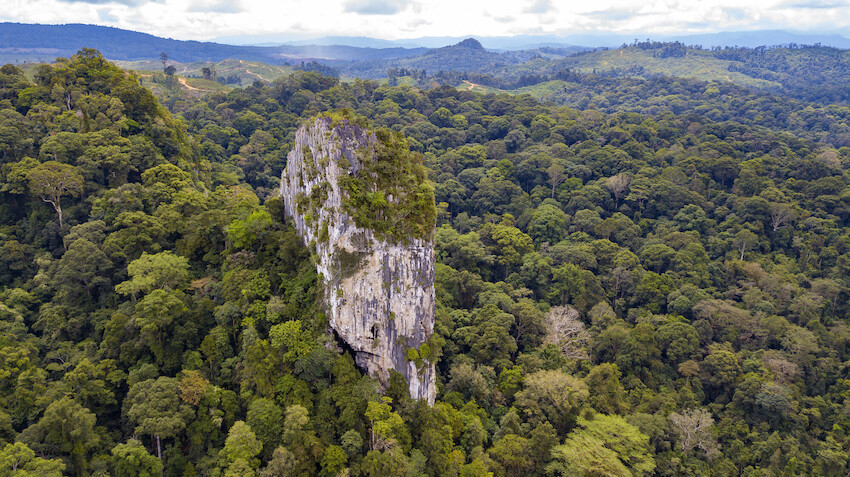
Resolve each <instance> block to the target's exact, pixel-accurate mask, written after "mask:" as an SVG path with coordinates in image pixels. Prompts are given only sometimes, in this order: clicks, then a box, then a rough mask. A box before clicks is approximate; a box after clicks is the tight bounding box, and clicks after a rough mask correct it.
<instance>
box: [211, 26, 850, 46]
mask: <svg viewBox="0 0 850 477" xmlns="http://www.w3.org/2000/svg"><path fill="white" fill-rule="evenodd" d="M468 36H469V35H466V36H440V37H419V38H404V39H399V40H384V39H377V38H368V37H362V36H322V37H315V38H303V37H298V38H296V37H292V36H289V35H284V34H281V35H268V34H266V35H237V36H226V37H218V38H214V39H213V40H214V41H218V42H221V43H225V44H231V45H248V44H253V45H258V44H263V45H264V46H270V45H349V46H358V47H370V48H390V47H397V48H414V47H420V48H439V47H443V46H446V45H453V44H456V43H458V42H460V41H462V40H463V39H465V38H467V37H468ZM475 38H476V39H477V40H478V41H479V42H480V43H481V44H482V45H483V46H484V48H487V49H490V50H531V49H536V48H541V47H564V46H583V47H589V48H597V47H609V48H610V47H617V46H620V45H622V44H623V43H632V42H633V41H634V40H636V39H638V40H645V39H647V38H650V39H652V40H655V41H681V42H682V43H685V44H687V45H702V46H703V47H706V48H711V47H714V46H721V47H723V46H740V47H747V48H754V47H757V46H779V45H788V44H792V43H794V44H798V45H799V44H807V45H812V44H815V43H820V44H822V45H824V46H832V47H835V48H842V49H850V39H848V38H846V37H844V36H842V35H839V34H829V33H810V32H791V31H783V30H755V31H731V32H718V33H701V34H684V35H682V34H679V35H656V34H646V33H632V34H619V33H616V34H611V33H584V34H568V35H516V36H490V37H488V36H480V35H475Z"/></svg>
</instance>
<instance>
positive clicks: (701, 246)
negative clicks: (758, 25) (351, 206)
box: [0, 50, 850, 477]
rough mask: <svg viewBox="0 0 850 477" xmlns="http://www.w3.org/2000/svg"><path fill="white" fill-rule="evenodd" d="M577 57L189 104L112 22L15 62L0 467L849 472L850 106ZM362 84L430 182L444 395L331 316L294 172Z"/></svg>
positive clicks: (437, 353)
mask: <svg viewBox="0 0 850 477" xmlns="http://www.w3.org/2000/svg"><path fill="white" fill-rule="evenodd" d="M727 54H728V55H743V54H749V53H746V52H739V51H733V52H729V53H727ZM754 67H755V66H754ZM578 79H579V80H580V81H578V82H576V83H575V84H581V83H582V82H584V83H587V84H588V86H586V89H585V90H582V91H575V90H570V91H567V90H561V91H556V92H555V93H554V94H555V96H554V97H553V98H555V99H556V97H557V96H558V95H560V96H561V97H566V96H570V97H572V98H574V99H575V98H578V99H579V100H580V99H581V98H582V97H585V98H586V99H587V102H585V104H584V105H577V108H576V109H574V108H570V107H567V106H560V105H557V104H555V103H553V102H541V101H538V100H535V99H533V98H532V97H531V96H528V95H508V94H486V95H484V94H478V93H473V92H469V91H460V90H457V89H455V88H452V87H448V86H443V87H436V88H431V89H419V88H416V87H412V86H387V85H382V84H379V83H377V82H372V81H363V80H354V81H352V82H340V81H339V80H338V79H336V78H331V77H324V76H321V75H320V74H319V73H316V72H296V73H295V74H292V75H290V76H286V77H283V78H281V79H279V80H276V81H275V82H273V83H263V82H259V81H258V82H256V83H255V84H254V85H253V86H250V87H247V88H244V89H235V90H233V91H230V92H228V93H222V92H219V93H213V94H210V95H207V96H204V97H201V98H196V99H188V98H180V97H171V98H170V99H169V101H168V104H169V105H170V109H171V111H168V110H166V109H165V108H164V107H163V106H161V105H160V103H159V102H158V100H157V98H156V97H154V95H153V94H152V93H151V92H150V91H149V90H147V89H145V88H143V87H142V86H140V83H139V77H138V76H137V75H135V74H134V73H128V72H126V71H123V70H121V69H119V68H118V67H116V66H114V65H112V64H110V63H109V62H107V61H106V60H104V58H103V57H102V56H101V55H100V54H99V53H98V52H97V51H94V50H82V51H80V52H79V53H78V54H77V55H75V56H73V57H71V58H69V59H59V60H57V62H56V63H53V64H43V65H39V66H37V67H35V68H34V69H33V70H31V71H28V74H25V73H24V71H22V70H21V69H19V68H18V67H15V66H12V65H6V66H3V67H2V68H0V149H1V150H2V154H0V164H2V166H0V377H2V379H0V476H29V475H33V476H35V475H38V476H58V475H76V476H82V475H100V476H106V475H113V476H128V475H159V474H160V472H164V474H165V475H168V476H192V475H204V476H250V475H263V476H279V475H305V476H306V475H321V476H338V475H351V476H375V477H377V476H487V475H493V476H538V475H540V476H543V475H550V476H573V475H618V476H630V475H634V476H648V475H670V476H673V475H676V476H678V475H747V476H768V475H771V476H772V475H812V474H815V475H821V474H822V475H845V474H846V472H847V469H848V458H850V454H848V450H850V435H848V431H850V375H848V364H850V327H848V322H847V317H848V316H850V299H848V298H850V189H848V180H850V174H848V172H847V171H848V167H850V148H848V147H842V146H846V145H848V144H850V141H848V137H850V136H848V126H847V118H848V117H850V116H848V114H847V108H846V107H845V106H841V105H832V106H830V105H829V104H826V103H823V104H813V103H805V102H803V100H802V99H800V100H789V99H787V98H785V97H782V96H772V95H771V94H768V93H752V92H750V91H749V90H745V89H744V88H741V87H737V86H732V85H728V84H708V83H703V82H699V81H696V80H677V79H674V78H655V79H651V80H637V79H629V78H619V79H612V78H609V77H596V76H592V75H589V76H586V77H581V78H578ZM597 85H598V87H597ZM593 88H596V89H593ZM626 89H629V91H630V92H631V93H630V94H632V95H633V96H625V93H624V91H625V90H626ZM638 93H640V94H638ZM671 96H673V97H672V98H670V101H667V100H665V99H664V98H667V97H671ZM602 97H604V98H607V99H606V101H605V102H602V101H601V98H602ZM611 98H619V101H618V102H615V101H612V100H611ZM653 98H654V99H653ZM718 98H729V100H728V101H727V100H726V99H723V100H720V99H718ZM653 104H655V106H653ZM345 108H347V109H350V110H352V111H353V112H354V113H356V114H358V115H361V116H364V117H366V118H368V120H369V121H370V122H371V124H372V125H373V126H374V127H381V128H389V129H392V130H394V131H397V132H399V133H401V134H403V135H404V136H405V137H406V142H407V143H408V144H409V145H410V147H411V148H412V149H413V150H414V151H417V152H419V153H421V154H422V155H423V164H424V166H425V167H426V168H427V174H428V176H429V178H430V180H431V181H433V184H434V194H435V196H436V211H437V212H436V213H437V230H436V232H435V243H436V253H437V260H438V265H437V284H436V288H437V303H438V304H437V315H436V320H437V323H436V336H437V339H435V340H433V342H434V346H433V347H432V349H431V350H430V352H431V356H433V357H434V358H436V359H437V371H438V378H437V379H438V398H437V403H436V404H435V405H434V406H433V407H429V406H428V405H427V404H425V403H422V402H416V401H413V400H411V399H410V398H409V397H408V396H407V391H406V390H407V385H406V383H404V382H402V380H401V379H399V378H400V376H395V377H394V378H393V379H392V380H391V383H390V385H389V387H388V388H387V389H381V387H380V386H379V385H378V383H377V381H376V380H375V379H373V378H371V377H369V376H367V375H364V374H362V373H361V371H359V370H358V369H357V368H356V367H355V365H354V360H353V359H352V357H351V356H350V354H348V353H347V352H343V351H341V350H340V349H339V348H338V347H337V346H336V344H335V343H334V341H333V338H332V337H330V336H329V335H328V334H327V333H326V327H327V319H326V317H325V316H324V314H323V311H322V306H321V294H322V286H321V281H320V277H318V276H317V274H316V272H315V269H314V266H313V264H312V263H311V261H310V252H309V250H307V249H306V248H305V247H303V246H302V245H301V242H300V239H299V238H298V237H297V236H296V235H295V232H294V228H293V227H292V226H291V224H289V223H287V220H286V219H285V218H284V216H283V206H282V203H281V201H280V199H277V198H276V193H277V187H278V183H279V178H280V173H281V170H282V169H283V167H284V165H285V160H286V154H287V153H288V152H289V149H290V148H291V147H292V146H291V144H292V142H293V138H294V132H295V130H296V128H297V127H298V126H299V125H301V124H302V123H303V122H304V120H306V119H307V118H309V117H312V116H315V115H317V114H320V113H323V112H326V111H336V110H340V109H345ZM826 113H829V114H826ZM398 140H399V141H401V140H402V139H398Z"/></svg>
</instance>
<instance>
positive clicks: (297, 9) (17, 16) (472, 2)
mask: <svg viewBox="0 0 850 477" xmlns="http://www.w3.org/2000/svg"><path fill="white" fill-rule="evenodd" d="M2 3H3V8H2V11H0V21H10V22H21V23H50V24H57V23H89V24H96V25H104V26H113V27H118V28H124V29H128V30H135V31H141V32H145V33H150V34H153V35H157V36H161V37H166V38H174V39H179V40H210V39H214V38H218V37H223V36H237V35H272V34H282V35H286V36H288V37H291V38H293V39H297V38H312V37H318V36H323V35H343V36H369V37H372V38H383V39H388V40H398V39H405V38H418V37H423V36H466V35H474V36H513V35H543V34H545V35H551V34H555V35H567V34H593V33H603V32H611V33H619V34H631V33H639V34H642V35H643V34H647V35H649V34H659V35H662V34H690V33H712V32H718V31H747V30H769V29H782V30H794V31H804V32H806V31H807V32H816V33H838V34H842V33H843V30H845V29H847V27H848V26H850V0H744V1H742V0H660V1H654V0H650V1H646V2H641V1H635V0H593V1H586V0H584V1H575V0H569V1H565V0H511V1H499V0H462V1H458V0H300V1H293V0H2Z"/></svg>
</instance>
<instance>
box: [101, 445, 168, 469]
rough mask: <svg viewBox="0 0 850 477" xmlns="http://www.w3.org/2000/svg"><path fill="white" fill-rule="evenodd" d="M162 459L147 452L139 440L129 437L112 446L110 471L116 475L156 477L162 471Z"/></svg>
mask: <svg viewBox="0 0 850 477" xmlns="http://www.w3.org/2000/svg"><path fill="white" fill-rule="evenodd" d="M162 467H163V466H162V461H160V460H159V459H157V458H156V456H152V455H150V454H149V453H148V450H147V449H145V447H144V446H143V445H142V443H141V442H139V441H137V440H135V439H130V440H129V441H127V443H126V444H118V445H116V446H115V447H113V448H112V472H113V473H115V474H116V475H138V476H139V477H156V475H157V474H159V473H160V472H162Z"/></svg>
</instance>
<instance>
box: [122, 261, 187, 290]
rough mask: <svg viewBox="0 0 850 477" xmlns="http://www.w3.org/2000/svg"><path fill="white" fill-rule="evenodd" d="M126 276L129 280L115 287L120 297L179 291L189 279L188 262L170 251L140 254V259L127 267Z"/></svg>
mask: <svg viewBox="0 0 850 477" xmlns="http://www.w3.org/2000/svg"><path fill="white" fill-rule="evenodd" d="M127 274H128V275H130V280H127V281H126V282H123V283H119V284H118V285H116V286H115V291H116V292H118V293H121V294H122V295H133V296H135V295H136V294H139V293H150V292H152V291H153V290H157V289H164V290H174V289H180V287H181V286H182V285H184V284H185V283H186V281H187V280H188V278H189V261H188V260H186V259H185V258H183V257H180V256H178V255H175V254H174V253H173V252H171V251H165V252H160V253H156V254H148V253H147V252H142V256H141V257H139V258H137V259H136V260H133V261H132V262H130V264H129V265H128V266H127Z"/></svg>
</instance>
